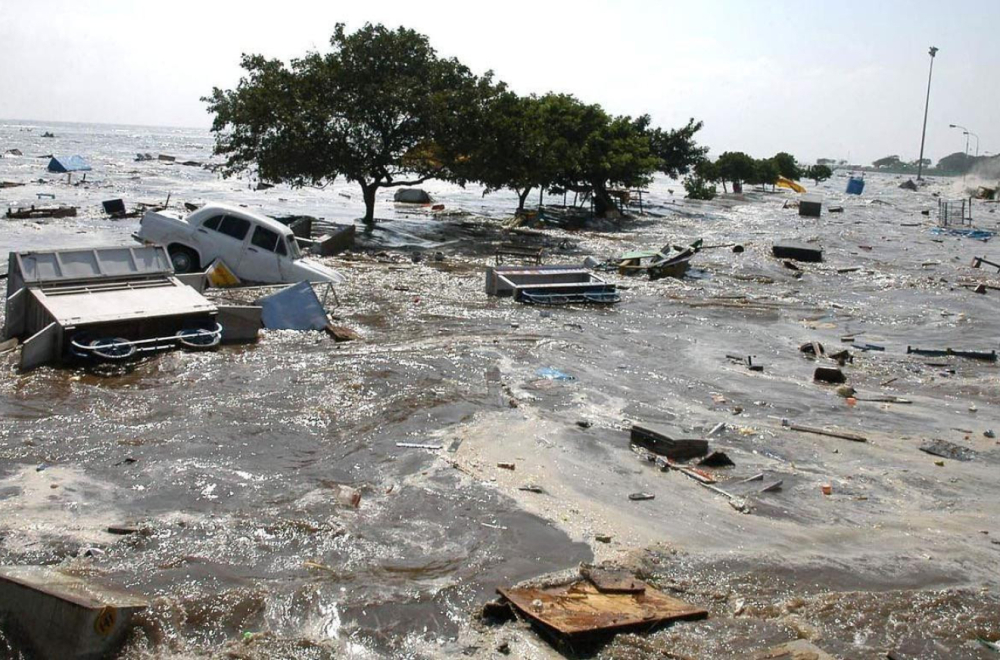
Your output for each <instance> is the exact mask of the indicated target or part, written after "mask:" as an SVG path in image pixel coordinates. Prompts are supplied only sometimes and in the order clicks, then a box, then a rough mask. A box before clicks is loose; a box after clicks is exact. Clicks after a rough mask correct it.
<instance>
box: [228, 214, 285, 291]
mask: <svg viewBox="0 0 1000 660" xmlns="http://www.w3.org/2000/svg"><path fill="white" fill-rule="evenodd" d="M279 245H280V246H281V249H282V250H284V248H285V245H284V243H283V241H282V237H281V235H280V234H278V232H276V231H273V230H271V229H268V228H267V227H264V226H262V225H258V224H254V225H253V231H252V233H251V234H250V240H249V241H247V243H246V249H245V250H244V252H243V259H242V260H241V261H240V264H239V271H238V272H237V275H239V277H240V278H241V279H244V280H247V281H250V282H280V281H281V270H280V269H279V267H278V257H279V255H278V249H279V248H278V246H279Z"/></svg>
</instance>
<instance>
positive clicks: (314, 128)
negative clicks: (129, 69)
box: [204, 24, 502, 221]
mask: <svg viewBox="0 0 1000 660" xmlns="http://www.w3.org/2000/svg"><path fill="white" fill-rule="evenodd" d="M330 44H331V46H332V47H333V50H332V51H331V52H330V53H327V54H320V53H309V54H307V55H306V56H305V57H304V58H302V59H297V60H292V62H291V64H290V65H289V66H286V65H284V64H283V63H282V62H280V61H278V60H268V59H265V58H264V57H262V56H260V55H249V56H244V57H243V61H242V66H243V68H244V70H245V71H246V73H245V75H244V77H243V78H242V79H241V80H240V82H239V84H238V85H237V87H236V89H233V90H226V91H224V90H221V89H218V88H216V89H214V90H213V92H212V94H211V96H209V97H207V98H206V99H204V100H205V101H206V102H207V103H208V109H209V112H211V113H214V114H215V119H214V121H213V124H212V130H213V132H214V133H215V135H216V145H215V152H216V153H217V154H221V155H225V156H226V157H227V161H226V169H225V173H226V174H227V175H232V174H236V173H239V172H242V171H245V170H248V169H249V170H254V169H255V170H256V173H257V175H258V176H259V177H260V178H261V179H263V180H266V181H273V182H284V183H289V184H292V185H295V186H301V185H306V184H313V185H324V184H326V183H329V182H330V181H332V180H333V179H334V178H336V177H337V176H344V177H346V178H347V179H349V180H351V181H356V182H357V183H358V184H359V185H360V186H361V188H362V192H363V193H364V198H365V207H366V213H365V220H366V221H371V220H372V218H373V213H374V203H375V192H376V190H378V188H380V187H386V186H400V185H415V184H417V183H420V182H422V181H425V180H426V179H428V178H431V177H436V178H440V179H446V180H455V181H459V182H462V181H463V180H464V178H463V174H462V172H461V169H460V168H458V167H456V163H457V162H458V161H459V159H460V158H461V157H462V156H463V155H464V154H467V153H468V152H469V151H470V150H471V149H472V146H473V145H474V144H476V143H477V141H478V139H479V136H478V134H477V129H478V128H480V127H481V126H482V125H483V122H482V113H483V111H484V108H485V105H486V103H487V101H488V99H489V98H491V97H492V96H494V95H496V94H497V93H499V92H500V91H502V86H497V85H494V84H493V83H492V80H491V77H490V75H489V74H487V76H485V77H483V78H478V77H476V76H475V75H473V74H472V72H471V71H469V69H468V68H466V67H465V66H463V65H462V64H461V63H459V62H458V61H457V60H454V59H442V58H439V57H438V56H437V54H436V53H435V51H434V49H433V48H431V46H430V43H429V41H428V39H427V37H425V36H423V35H421V34H419V33H417V32H414V31H413V30H408V29H406V28H399V29H397V30H389V29H387V28H385V27H384V26H382V25H371V24H366V25H365V26H364V27H362V28H361V29H360V30H358V31H357V32H354V33H352V34H348V33H346V32H345V31H344V26H343V25H342V24H338V25H337V26H336V29H335V31H334V34H333V37H332V38H331V40H330Z"/></svg>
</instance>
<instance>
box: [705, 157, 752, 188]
mask: <svg viewBox="0 0 1000 660" xmlns="http://www.w3.org/2000/svg"><path fill="white" fill-rule="evenodd" d="M715 168H716V171H717V173H718V176H719V179H720V180H721V181H723V182H725V181H731V182H732V183H744V182H751V181H753V179H754V176H755V175H756V173H757V170H756V163H755V161H754V159H753V158H751V157H750V156H748V155H746V154H745V153H743V152H742V151H726V152H724V153H723V154H722V155H721V156H719V158H718V160H716V161H715Z"/></svg>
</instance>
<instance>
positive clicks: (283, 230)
mask: <svg viewBox="0 0 1000 660" xmlns="http://www.w3.org/2000/svg"><path fill="white" fill-rule="evenodd" d="M220 213H225V214H226V215H235V216H239V217H242V218H245V219H247V220H253V221H254V222H256V223H257V224H259V225H262V226H264V227H267V228H268V229H270V230H271V231H275V232H278V233H279V234H281V235H283V236H290V235H292V230H291V229H289V228H288V227H287V226H285V225H283V224H281V223H280V222H278V221H277V220H275V219H274V218H269V217H267V216H266V215H261V214H259V213H254V212H253V211H248V210H247V209H244V208H240V207H238V206H233V205H232V204H214V203H213V204H206V205H205V206H203V207H201V208H200V209H198V210H197V211H195V212H194V213H192V214H191V215H190V216H188V217H189V218H190V219H191V220H192V221H197V222H201V221H202V220H204V219H206V218H208V217H211V216H213V215H218V214H220Z"/></svg>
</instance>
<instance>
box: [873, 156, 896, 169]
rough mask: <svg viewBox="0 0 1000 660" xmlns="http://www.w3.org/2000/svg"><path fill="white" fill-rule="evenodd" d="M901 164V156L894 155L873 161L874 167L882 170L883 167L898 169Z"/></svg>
mask: <svg viewBox="0 0 1000 660" xmlns="http://www.w3.org/2000/svg"><path fill="white" fill-rule="evenodd" d="M900 163H902V161H901V160H900V159H899V156H896V155H892V156H885V157H884V158H879V159H878V160H876V161H873V162H872V165H874V166H875V167H878V168H880V169H881V168H883V167H898V166H899V165H900Z"/></svg>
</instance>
